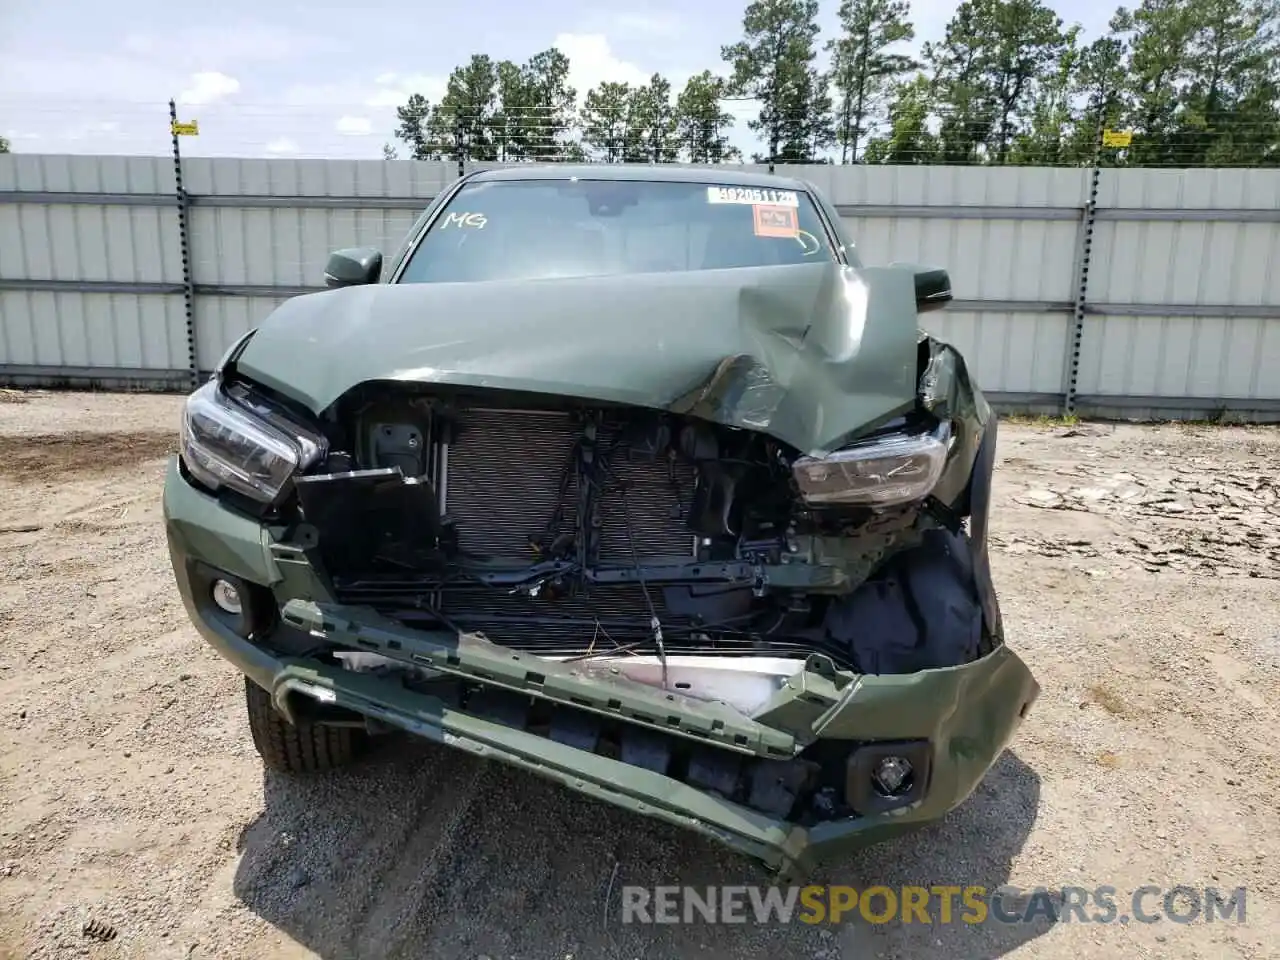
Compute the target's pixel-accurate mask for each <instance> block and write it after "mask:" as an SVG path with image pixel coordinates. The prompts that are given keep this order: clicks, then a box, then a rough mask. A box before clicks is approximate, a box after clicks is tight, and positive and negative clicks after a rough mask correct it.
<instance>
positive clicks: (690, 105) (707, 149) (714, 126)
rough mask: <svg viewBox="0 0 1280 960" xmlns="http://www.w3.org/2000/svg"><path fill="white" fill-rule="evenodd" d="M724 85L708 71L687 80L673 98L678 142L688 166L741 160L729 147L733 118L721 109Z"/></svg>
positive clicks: (738, 152)
mask: <svg viewBox="0 0 1280 960" xmlns="http://www.w3.org/2000/svg"><path fill="white" fill-rule="evenodd" d="M724 96H725V81H724V80H723V79H722V78H720V77H717V76H715V75H714V74H712V73H711V71H710V70H703V71H702V73H699V74H697V75H696V76H693V77H690V78H689V81H688V82H687V83H686V84H685V85H684V89H683V90H681V91H680V96H679V97H677V98H676V130H677V134H676V135H677V142H678V144H679V146H680V148H681V150H683V152H684V153H685V155H686V156H687V157H688V158H689V162H690V163H723V162H724V161H726V160H736V159H738V158H739V157H741V156H742V154H741V151H739V150H738V148H737V147H733V146H730V145H729V138H728V136H727V135H726V134H727V132H728V131H729V130H730V129H732V127H733V114H731V113H726V112H725V111H724V110H723V109H721V107H720V101H721V100H723V99H724Z"/></svg>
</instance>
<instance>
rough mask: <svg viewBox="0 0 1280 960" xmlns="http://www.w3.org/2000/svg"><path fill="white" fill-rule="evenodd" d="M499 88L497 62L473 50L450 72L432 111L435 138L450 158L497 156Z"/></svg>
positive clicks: (493, 157)
mask: <svg viewBox="0 0 1280 960" xmlns="http://www.w3.org/2000/svg"><path fill="white" fill-rule="evenodd" d="M497 88H498V70H497V65H496V64H495V63H494V62H493V60H492V59H490V58H489V57H488V56H487V55H485V54H483V53H477V54H472V56H471V59H470V61H468V62H467V63H466V64H465V65H464V66H461V67H456V68H454V70H453V71H452V72H451V73H450V74H449V80H448V82H447V84H446V86H445V92H444V96H443V97H441V98H440V102H439V103H438V104H436V108H435V110H433V111H432V114H431V132H432V138H433V139H434V141H435V142H436V143H439V144H441V146H442V149H443V153H444V155H445V156H446V157H447V158H448V159H451V160H456V159H464V160H496V159H497V158H498V154H497V150H496V149H495V148H494V144H493V140H492V138H491V125H492V123H493V119H494V115H495V113H496V107H497V103H498V89H497Z"/></svg>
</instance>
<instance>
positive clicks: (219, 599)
mask: <svg viewBox="0 0 1280 960" xmlns="http://www.w3.org/2000/svg"><path fill="white" fill-rule="evenodd" d="M213 602H214V603H216V604H217V605H218V609H219V610H221V611H222V612H223V613H229V614H231V615H232V616H239V615H240V612H241V611H242V610H243V609H244V607H243V605H242V604H241V603H240V591H239V590H237V589H236V588H235V585H234V584H231V583H228V582H227V581H226V580H215V581H213Z"/></svg>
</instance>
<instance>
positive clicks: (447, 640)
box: [164, 166, 1039, 876]
mask: <svg viewBox="0 0 1280 960" xmlns="http://www.w3.org/2000/svg"><path fill="white" fill-rule="evenodd" d="M845 229H846V228H845V227H843V226H842V225H841V222H840V218H839V215H838V214H837V212H836V210H835V208H834V207H833V206H832V205H831V203H830V202H829V201H828V200H827V199H826V198H825V197H823V196H822V194H821V193H820V192H819V191H818V190H816V189H815V188H814V187H813V186H812V185H810V184H808V183H805V182H803V181H799V180H793V179H787V178H783V177H774V176H765V175H761V174H753V173H744V172H730V171H729V170H727V169H715V170H708V169H701V170H699V169H682V168H670V169H664V168H661V167H640V168H628V167H616V168H615V167H603V166H592V167H570V166H554V167H532V168H516V169H506V170H497V171H486V172H480V173H477V174H473V175H471V176H468V177H465V178H463V179H461V180H459V181H458V182H456V183H455V184H453V185H452V186H450V187H449V188H448V189H447V190H445V191H444V192H443V193H442V194H441V195H440V196H439V197H437V198H436V199H435V200H434V201H433V202H432V203H431V204H430V206H429V207H428V209H427V210H426V211H425V212H424V213H423V215H422V216H421V217H420V218H419V220H418V222H417V223H416V224H415V225H414V227H413V229H412V230H411V232H410V234H409V236H408V238H407V239H406V241H405V243H404V244H403V246H402V248H401V249H400V250H399V251H398V252H397V253H396V254H395V255H394V256H393V257H390V258H388V260H387V261H386V263H385V264H384V262H383V257H382V255H381V254H380V253H379V252H377V251H375V250H371V249H367V248H357V249H351V250H343V251H339V252H338V253H335V254H334V255H333V256H332V257H331V258H330V261H329V264H328V266H327V268H326V281H327V284H328V285H329V286H330V287H334V288H340V289H332V290H327V291H324V292H321V293H316V294H310V295H306V296H300V297H296V298H294V299H292V300H289V301H288V302H286V303H285V304H283V305H282V306H281V307H279V308H278V309H277V310H276V311H275V312H274V313H273V314H272V315H271V316H269V317H268V318H267V319H266V320H265V321H264V322H263V323H262V324H261V325H260V326H258V327H257V328H256V329H255V330H253V331H251V332H250V333H249V334H247V335H246V336H245V337H243V338H242V339H241V340H240V341H239V342H237V343H236V344H235V345H234V346H233V347H232V348H231V349H230V350H229V351H228V352H227V354H226V356H225V357H224V358H223V360H222V361H221V362H220V364H219V366H218V369H217V370H216V372H215V374H214V376H213V378H212V379H210V380H209V381H208V382H207V383H206V384H205V385H204V386H202V387H200V389H198V390H196V391H195V392H194V393H193V394H192V395H191V396H190V397H189V399H188V401H187V405H186V408H185V412H184V415H183V419H182V434H181V452H180V455H179V456H178V457H176V458H175V459H174V461H173V463H172V464H171V466H170V470H169V474H168V477H167V481H166V485H165V491H164V514H165V523H166V528H167V534H168V543H169V549H170V553H171V557H172V562H173V570H174V574H175V576H176V579H177V584H178V587H179V589H180V591H181V593H182V596H183V599H184V601H185V603H186V607H187V610H188V613H189V615H190V617H191V619H192V621H193V623H194V624H195V625H196V627H197V628H198V629H199V631H200V632H201V634H202V635H203V636H204V638H205V639H206V640H207V641H208V642H209V643H210V644H212V645H213V647H214V648H215V649H216V650H217V651H218V652H219V653H220V654H221V655H222V656H224V657H225V658H227V659H228V660H229V661H231V663H232V664H234V665H235V666H236V667H237V668H238V669H239V670H240V671H241V672H242V673H244V674H245V677H246V696H247V700H248V719H249V726H250V729H251V731H252V735H253V739H254V742H255V744H256V746H257V748H258V750H259V752H260V753H261V755H262V758H263V761H264V762H265V764H266V765H267V766H268V767H271V768H274V769H278V770H284V771H291V772H311V771H318V770H324V769H328V768H330V767H333V766H335V765H338V764H342V763H345V762H348V761H350V760H352V759H354V758H356V757H357V756H358V755H359V754H360V752H361V751H362V750H363V749H364V748H366V747H367V746H368V744H369V742H370V740H371V738H373V737H374V736H376V735H381V734H389V733H397V732H400V733H403V732H405V731H407V732H408V733H410V734H416V735H419V736H423V737H427V738H429V739H431V740H435V741H437V742H440V743H444V744H447V745H449V746H451V747H456V748H459V749H462V750H466V751H469V752H471V753H473V754H475V755H477V756H480V757H486V758H493V759H496V760H500V761H504V762H507V763H510V764H514V765H516V766H519V767H522V768H524V769H526V770H529V771H533V772H535V773H538V774H541V775H543V776H547V777H551V778H553V779H555V780H557V781H559V782H561V783H563V784H564V785H566V786H568V787H569V788H570V789H573V790H577V791H580V792H582V793H585V794H588V795H590V796H592V797H596V798H598V799H600V800H604V801H607V802H610V803H613V804H616V805H618V806H621V807H624V808H626V809H629V810H632V811H636V812H639V813H642V814H646V815H649V816H654V817H659V818H661V819H663V820H666V821H668V822H670V823H672V824H675V825H677V826H680V827H683V828H688V829H692V830H696V831H698V832H700V833H702V834H704V835H706V836H709V837H712V838H714V839H716V840H718V841H721V842H723V843H726V844H728V845H730V846H731V847H733V848H735V849H736V850H738V851H741V852H742V853H745V854H747V855H749V856H752V857H755V858H757V859H758V860H759V861H762V862H763V863H764V864H766V865H768V866H769V867H771V868H773V869H775V870H776V871H778V872H779V873H785V874H789V875H793V876H794V875H797V874H798V873H802V872H804V871H806V870H808V869H809V868H811V867H812V866H813V864H814V863H815V862H816V861H817V860H819V859H823V858H826V857H828V856H829V855H831V854H833V853H836V852H840V851H842V850H847V849H851V848H855V847H857V846H859V845H862V844H866V843H870V842H873V841H877V840H880V839H884V838H886V837H889V836H892V835H894V834H896V833H898V832H900V831H902V830H904V829H906V828H909V827H912V826H917V825H920V824H923V823H927V822H930V821H934V820H936V819H938V818H939V817H941V816H942V815H944V814H945V813H946V812H947V811H949V810H951V809H952V808H953V807H954V806H956V805H957V804H958V803H960V802H961V801H962V800H963V799H964V798H966V797H967V796H968V795H969V794H970V792H971V791H972V790H973V789H974V787H975V786H976V785H977V783H978V782H979V781H980V780H981V779H982V777H983V776H984V775H985V774H986V772H987V770H988V769H989V768H990V766H991V765H992V763H993V762H994V761H995V760H996V758H997V757H998V756H999V754H1000V753H1001V751H1002V750H1003V748H1004V747H1005V745H1006V744H1007V743H1008V742H1009V740H1010V738H1011V737H1012V736H1013V735H1014V732H1015V730H1016V729H1017V727H1018V725H1019V723H1020V721H1021V719H1022V718H1023V717H1024V716H1025V715H1026V713H1027V711H1028V709H1029V708H1030V706H1031V704H1032V703H1033V701H1034V700H1035V698H1036V696H1037V694H1038V692H1039V687H1038V686H1037V684H1036V681H1035V680H1034V679H1033V677H1032V676H1031V674H1030V672H1029V671H1028V670H1027V668H1026V666H1024V664H1023V663H1022V661H1021V660H1019V659H1018V657H1017V656H1016V655H1015V654H1014V653H1013V652H1012V651H1011V650H1010V649H1009V648H1008V647H1007V646H1006V645H1005V643H1004V638H1003V633H1002V628H1001V620H1000V613H999V607H998V604H997V601H996V596H995V594H994V591H993V588H992V583H991V577H990V573H989V569H988V563H987V547H986V532H987V518H988V512H989V509H990V502H991V493H990V491H991V474H992V465H993V462H994V456H995V443H996V422H997V421H996V418H995V417H994V416H993V415H992V412H991V410H990V408H989V406H988V405H987V402H986V401H985V400H984V398H983V396H982V394H981V392H980V391H979V389H978V388H977V387H976V386H975V385H974V383H973V382H972V380H971V378H970V375H969V373H968V370H967V368H966V365H965V363H964V360H963V359H962V358H961V356H960V355H959V354H958V353H957V352H956V351H955V350H954V349H953V348H952V347H950V346H948V345H947V344H945V343H943V342H940V341H938V340H936V339H934V338H932V337H930V336H927V335H925V334H923V333H922V332H920V330H919V325H918V314H919V313H920V312H923V311H928V310H933V309H936V308H938V307H942V306H944V305H945V304H946V302H947V301H949V300H950V299H951V290H950V281H949V279H948V276H947V274H946V272H945V271H943V270H933V269H921V268H913V267H904V266H901V265H893V266H888V267H881V268H869V267H864V266H863V265H862V264H861V263H860V262H859V260H858V258H857V256H856V254H855V251H854V248H853V244H852V243H851V242H850V241H849V239H848V237H847V236H846V234H845Z"/></svg>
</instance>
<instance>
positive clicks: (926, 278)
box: [915, 267, 952, 313]
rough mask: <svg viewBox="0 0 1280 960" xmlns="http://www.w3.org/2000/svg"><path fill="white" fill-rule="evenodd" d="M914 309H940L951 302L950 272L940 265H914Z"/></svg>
mask: <svg viewBox="0 0 1280 960" xmlns="http://www.w3.org/2000/svg"><path fill="white" fill-rule="evenodd" d="M915 275H916V311H917V312H919V313H928V312H929V311H930V310H941V309H942V308H943V307H945V306H946V305H947V304H948V303H950V302H951V299H952V297H951V274H949V273H947V271H946V270H943V269H942V268H941V267H916V268H915Z"/></svg>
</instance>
